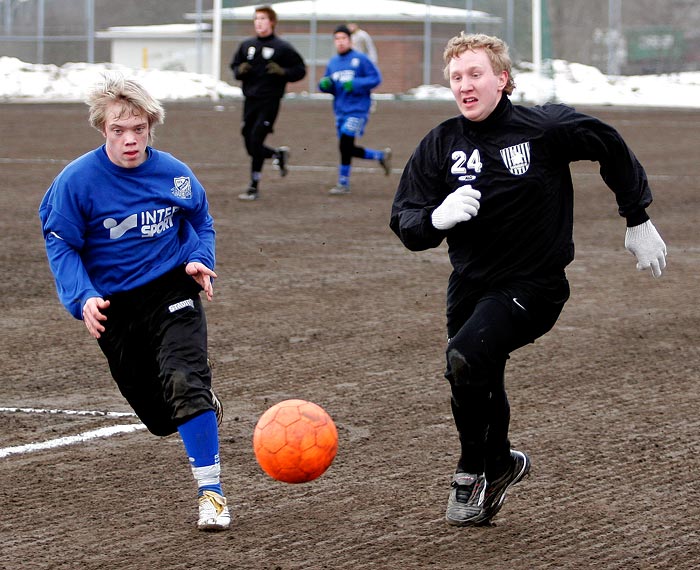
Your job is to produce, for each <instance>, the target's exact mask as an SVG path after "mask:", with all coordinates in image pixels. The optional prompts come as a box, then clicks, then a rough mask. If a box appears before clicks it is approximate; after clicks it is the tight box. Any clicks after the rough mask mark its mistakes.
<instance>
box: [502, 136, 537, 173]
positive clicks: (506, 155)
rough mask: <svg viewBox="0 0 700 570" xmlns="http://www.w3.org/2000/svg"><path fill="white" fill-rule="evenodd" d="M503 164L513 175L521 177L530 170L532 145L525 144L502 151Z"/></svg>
mask: <svg viewBox="0 0 700 570" xmlns="http://www.w3.org/2000/svg"><path fill="white" fill-rule="evenodd" d="M501 158H503V164H505V165H506V166H507V167H508V170H510V173H511V174H515V175H516V176H520V175H521V174H525V173H526V172H527V170H528V168H530V143H529V142H524V143H520V144H516V145H515V146H509V147H508V148H502V149H501Z"/></svg>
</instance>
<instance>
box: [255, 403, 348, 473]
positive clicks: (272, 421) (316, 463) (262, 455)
mask: <svg viewBox="0 0 700 570" xmlns="http://www.w3.org/2000/svg"><path fill="white" fill-rule="evenodd" d="M253 449H254V451H255V458H256V459H257V460H258V463H259V464H260V467H262V470H263V471H265V473H267V474H268V475H269V476H270V477H272V478H273V479H277V480H278V481H284V482H285V483H306V482H307V481H313V480H314V479H316V478H317V477H320V476H321V474H323V472H324V471H325V470H326V469H328V467H329V466H330V464H331V463H332V462H333V459H334V458H335V454H336V452H337V451H338V431H337V430H336V427H335V424H334V423H333V420H332V419H331V417H330V416H329V415H328V413H327V412H326V411H325V410H324V409H323V408H322V407H321V406H319V405H317V404H314V403H313V402H307V401H306V400H284V401H282V402H279V403H277V404H275V405H274V406H272V407H271V408H269V409H268V410H267V411H266V412H265V413H264V414H263V415H262V416H260V419H259V420H258V423H257V425H256V426H255V432H254V434H253Z"/></svg>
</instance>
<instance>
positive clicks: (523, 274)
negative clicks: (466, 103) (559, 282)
mask: <svg viewBox="0 0 700 570" xmlns="http://www.w3.org/2000/svg"><path fill="white" fill-rule="evenodd" d="M578 160H591V161H596V162H598V163H599V164H600V174H601V177H602V178H603V180H604V181H605V183H606V184H607V185H608V187H609V188H610V189H611V190H612V191H613V192H614V193H615V197H616V200H617V204H618V209H619V213H620V215H621V216H624V217H625V218H626V219H627V225H628V226H634V225H638V224H641V223H643V222H645V221H646V220H648V219H649V218H648V216H647V214H646V211H645V209H646V207H647V206H648V205H649V204H650V203H651V200H652V197H651V191H650V189H649V184H648V181H647V177H646V174H645V172H644V169H643V168H642V166H641V164H640V163H639V161H638V160H637V158H636V157H635V156H634V154H633V153H632V151H631V150H630V148H629V147H628V146H627V144H626V143H625V141H624V140H623V139H622V137H621V136H620V134H619V133H618V132H617V131H616V130H615V129H614V128H612V127H611V126H609V125H607V124H605V123H603V122H602V121H600V120H598V119H596V118H594V117H591V116H588V115H584V114H581V113H578V112H576V111H575V110H574V109H572V108H571V107H567V106H565V105H557V104H547V105H543V106H537V107H523V106H520V105H513V104H512V103H511V102H510V100H509V99H508V97H507V96H506V95H504V96H503V97H502V99H501V101H500V102H499V104H498V106H497V107H496V109H495V110H494V111H493V113H492V114H491V115H490V116H489V117H488V118H487V119H485V120H484V121H479V122H473V121H469V120H467V119H466V118H464V117H462V116H457V117H454V118H451V119H448V120H446V121H444V122H443V123H442V124H440V125H438V126H437V127H435V128H434V129H433V130H432V131H431V132H430V133H428V134H427V135H426V136H425V137H424V139H423V140H422V141H421V142H420V144H419V145H418V147H417V148H416V149H415V151H414V152H413V154H412V156H411V158H410V159H409V161H408V163H407V165H406V168H405V169H404V172H403V175H402V177H401V180H400V182H399V187H398V190H397V192H396V195H395V197H394V203H393V206H392V211H391V221H390V226H391V229H392V230H393V231H394V232H395V233H396V234H397V235H398V237H399V238H400V239H401V241H402V242H403V244H404V245H405V246H406V247H407V248H408V249H410V250H414V251H420V250H425V249H428V248H432V247H437V246H439V245H440V243H442V240H443V239H445V238H447V244H448V249H449V256H450V261H451V263H452V265H453V267H454V269H455V270H456V271H457V272H458V273H460V274H461V275H462V276H463V277H464V278H466V279H468V280H470V281H474V282H475V283H478V284H481V285H493V284H497V283H501V282H503V281H507V280H518V279H527V278H532V277H536V276H546V275H552V274H557V273H561V272H562V271H563V270H564V268H565V267H566V266H567V265H568V264H569V263H570V262H571V261H572V260H573V258H574V243H573V207H574V195H573V183H572V180H571V172H570V168H569V166H570V163H572V162H574V161H578ZM465 184H471V186H472V187H473V188H475V189H476V190H479V191H480V192H481V200H480V203H481V205H480V209H479V212H478V215H477V216H476V217H475V218H472V219H471V220H469V221H467V222H461V223H459V224H457V225H456V226H455V227H454V228H452V229H450V230H447V231H441V230H438V229H436V228H435V227H433V225H432V222H431V214H432V212H433V211H434V210H435V209H436V208H437V207H438V206H439V205H440V204H441V203H442V202H443V200H444V199H445V198H446V197H447V195H448V194H450V193H452V192H454V191H455V190H456V189H457V188H459V187H461V186H463V185H465Z"/></svg>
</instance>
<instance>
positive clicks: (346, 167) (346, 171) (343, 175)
mask: <svg viewBox="0 0 700 570" xmlns="http://www.w3.org/2000/svg"><path fill="white" fill-rule="evenodd" d="M351 166H352V165H350V164H341V165H340V168H338V184H340V185H341V186H349V185H350V169H351Z"/></svg>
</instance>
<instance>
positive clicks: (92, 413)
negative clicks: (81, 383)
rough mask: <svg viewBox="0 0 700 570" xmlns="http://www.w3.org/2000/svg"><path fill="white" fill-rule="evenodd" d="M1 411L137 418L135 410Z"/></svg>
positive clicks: (4, 410)
mask: <svg viewBox="0 0 700 570" xmlns="http://www.w3.org/2000/svg"><path fill="white" fill-rule="evenodd" d="M0 412H21V413H25V414H65V415H67V416H103V417H106V418H135V417H136V414H135V413H133V412H102V411H100V410H56V409H43V408H0Z"/></svg>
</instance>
